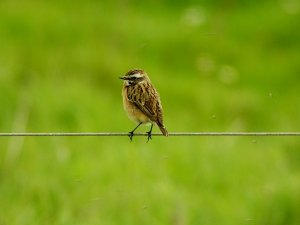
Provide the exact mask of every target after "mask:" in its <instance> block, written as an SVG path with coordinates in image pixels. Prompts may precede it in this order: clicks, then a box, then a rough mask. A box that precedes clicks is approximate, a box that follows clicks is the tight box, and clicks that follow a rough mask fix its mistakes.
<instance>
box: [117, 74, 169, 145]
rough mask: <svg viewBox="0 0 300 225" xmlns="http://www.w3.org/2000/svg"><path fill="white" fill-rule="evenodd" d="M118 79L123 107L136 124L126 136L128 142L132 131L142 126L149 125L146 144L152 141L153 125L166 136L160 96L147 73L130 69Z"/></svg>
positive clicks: (132, 133)
mask: <svg viewBox="0 0 300 225" xmlns="http://www.w3.org/2000/svg"><path fill="white" fill-rule="evenodd" d="M119 78H120V79H122V80H124V82H123V88H122V96H123V107H124V109H125V111H126V112H127V115H128V117H129V118H130V119H131V120H133V121H135V122H137V123H138V125H137V126H136V127H135V128H134V129H133V130H132V131H130V132H129V134H128V136H129V138H130V141H132V137H133V135H134V131H135V130H136V129H137V128H138V127H139V126H140V125H142V124H151V128H150V130H149V131H148V132H147V134H148V135H147V136H148V138H147V142H148V141H149V140H150V139H152V136H151V135H152V128H153V124H154V123H156V124H157V126H158V127H159V129H160V130H161V132H162V134H163V135H164V136H168V131H167V129H166V127H165V126H164V123H163V110H162V105H161V101H160V96H159V93H158V92H157V91H156V89H155V87H154V86H153V85H152V83H151V81H150V79H149V77H148V75H147V73H146V72H145V71H144V70H142V69H132V70H129V71H128V72H127V73H126V74H125V75H123V76H121V77H119Z"/></svg>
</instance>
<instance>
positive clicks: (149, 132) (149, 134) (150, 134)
mask: <svg viewBox="0 0 300 225" xmlns="http://www.w3.org/2000/svg"><path fill="white" fill-rule="evenodd" d="M152 128H153V123H152V124H151V128H150V130H149V131H148V132H147V134H148V139H147V142H148V141H149V140H150V139H151V140H152Z"/></svg>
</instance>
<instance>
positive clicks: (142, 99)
mask: <svg viewBox="0 0 300 225" xmlns="http://www.w3.org/2000/svg"><path fill="white" fill-rule="evenodd" d="M133 93H134V94H133V95H131V96H130V95H129V96H128V100H129V101H131V102H132V103H133V104H134V105H135V106H136V107H137V108H138V109H139V110H141V111H142V112H143V113H144V114H145V115H146V116H147V117H149V119H150V120H152V121H154V122H156V123H157V122H161V123H162V109H161V104H160V100H159V95H158V93H157V92H156V90H155V89H154V88H153V87H151V88H144V87H142V86H136V87H135V90H134V91H133Z"/></svg>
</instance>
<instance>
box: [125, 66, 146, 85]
mask: <svg viewBox="0 0 300 225" xmlns="http://www.w3.org/2000/svg"><path fill="white" fill-rule="evenodd" d="M120 79H122V80H124V82H125V84H126V85H134V84H137V83H140V82H143V81H145V80H149V78H148V76H147V74H146V73H145V71H144V70H141V69H133V70H129V71H128V72H127V73H126V74H125V75H124V76H122V77H120Z"/></svg>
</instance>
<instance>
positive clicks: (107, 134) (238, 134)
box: [0, 132, 300, 137]
mask: <svg viewBox="0 0 300 225" xmlns="http://www.w3.org/2000/svg"><path fill="white" fill-rule="evenodd" d="M147 135H148V134H147V133H135V134H134V136H147ZM28 136H31V137H48V136H65V137H68V136H76V137H84V136H128V133H114V132H94V133H93V132H87V133H76V132H75V133H68V132H57V133H0V137H28ZM152 136H163V134H161V133H152ZM169 136H300V132H172V133H169Z"/></svg>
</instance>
